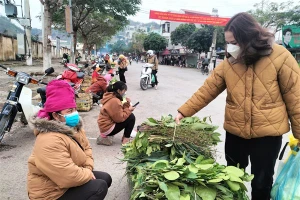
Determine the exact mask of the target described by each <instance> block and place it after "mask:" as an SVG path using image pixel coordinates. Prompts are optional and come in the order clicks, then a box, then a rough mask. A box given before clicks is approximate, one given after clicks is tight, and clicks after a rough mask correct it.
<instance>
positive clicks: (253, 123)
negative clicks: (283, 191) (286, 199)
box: [176, 13, 300, 200]
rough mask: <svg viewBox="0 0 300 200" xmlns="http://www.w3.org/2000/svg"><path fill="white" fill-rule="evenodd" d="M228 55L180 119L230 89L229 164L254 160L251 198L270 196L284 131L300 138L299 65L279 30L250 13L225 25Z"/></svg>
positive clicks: (226, 124)
mask: <svg viewBox="0 0 300 200" xmlns="http://www.w3.org/2000/svg"><path fill="white" fill-rule="evenodd" d="M225 40H226V43H227V49H226V50H227V59H225V60H224V61H223V62H222V63H221V64H220V65H219V66H217V67H216V68H215V70H214V71H213V73H212V74H211V76H210V77H208V78H207V80H206V81H205V83H204V85H203V86H202V87H200V88H199V89H198V91H197V92H196V93H195V94H194V95H193V96H192V97H191V98H190V99H189V100H188V101H187V102H185V103H184V104H183V105H182V106H181V107H180V108H179V109H178V115H177V117H176V122H177V123H180V122H179V120H181V119H182V118H183V117H188V116H192V115H194V114H195V113H197V112H198V111H200V110H201V109H202V108H204V107H205V106H207V105H208V104H209V103H210V102H211V101H212V100H213V99H215V98H216V97H217V96H218V95H219V94H220V93H222V92H223V91H224V90H225V89H226V92H227V98H226V107H225V122H224V129H225V130H226V141H225V154H226V160H227V165H234V166H237V165H238V164H239V166H240V167H241V168H246V167H247V166H248V162H249V161H248V159H249V157H250V161H251V172H252V174H254V179H253V181H252V199H253V200H269V199H270V192H271V188H272V183H273V174H274V166H275V162H276V159H277V157H278V153H279V151H280V148H281V143H282V135H283V134H284V133H287V132H288V131H289V130H290V124H289V122H290V123H291V127H292V132H293V134H294V136H295V137H296V138H298V139H300V69H299V67H298V64H297V62H296V60H295V59H294V57H293V56H292V55H291V53H290V52H289V51H288V50H287V49H285V48H284V47H283V46H279V45H277V44H275V43H274V35H273V34H272V33H270V32H268V31H267V30H264V29H263V28H262V27H261V26H260V25H259V24H258V22H257V21H255V19H254V18H253V17H252V16H251V15H249V14H247V13H239V14H237V15H235V16H234V17H232V18H231V19H230V21H229V22H228V23H227V25H226V27H225Z"/></svg>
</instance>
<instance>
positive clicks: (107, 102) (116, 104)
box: [97, 92, 132, 133]
mask: <svg viewBox="0 0 300 200" xmlns="http://www.w3.org/2000/svg"><path fill="white" fill-rule="evenodd" d="M101 103H102V104H103V106H102V108H101V110H100V114H99V117H98V121H97V122H98V126H99V129H100V132H101V133H104V132H106V131H108V130H109V129H110V128H111V127H112V126H113V125H114V124H116V123H121V122H124V121H125V120H126V119H127V118H128V117H129V115H130V114H131V113H132V112H131V111H130V110H129V107H130V104H129V103H128V102H126V103H124V104H122V102H121V101H120V99H118V98H117V97H116V96H115V95H114V94H113V93H112V92H106V93H105V94H104V96H103V99H102V100H101Z"/></svg>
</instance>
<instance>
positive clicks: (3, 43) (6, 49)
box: [0, 34, 70, 61]
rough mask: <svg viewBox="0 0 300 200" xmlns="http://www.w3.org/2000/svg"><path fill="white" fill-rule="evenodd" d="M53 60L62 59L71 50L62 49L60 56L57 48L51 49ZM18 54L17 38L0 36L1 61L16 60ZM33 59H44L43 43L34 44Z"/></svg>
mask: <svg viewBox="0 0 300 200" xmlns="http://www.w3.org/2000/svg"><path fill="white" fill-rule="evenodd" d="M51 52H52V58H61V57H62V55H63V53H69V54H70V49H68V48H65V47H61V48H60V55H57V53H56V46H52V47H51ZM17 53H18V41H17V39H16V38H14V37H11V36H6V35H1V34H0V61H7V60H15V59H16V54H17ZM31 53H32V57H33V58H34V59H37V58H43V43H41V42H32V52H31Z"/></svg>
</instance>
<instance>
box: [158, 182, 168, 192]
mask: <svg viewBox="0 0 300 200" xmlns="http://www.w3.org/2000/svg"><path fill="white" fill-rule="evenodd" d="M158 185H159V188H160V189H161V190H162V191H164V192H167V191H168V186H167V185H166V184H165V183H164V182H158Z"/></svg>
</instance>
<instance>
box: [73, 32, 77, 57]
mask: <svg viewBox="0 0 300 200" xmlns="http://www.w3.org/2000/svg"><path fill="white" fill-rule="evenodd" d="M76 46H77V31H75V30H74V29H73V50H74V58H76V57H77V53H76ZM74 61H75V60H74Z"/></svg>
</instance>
